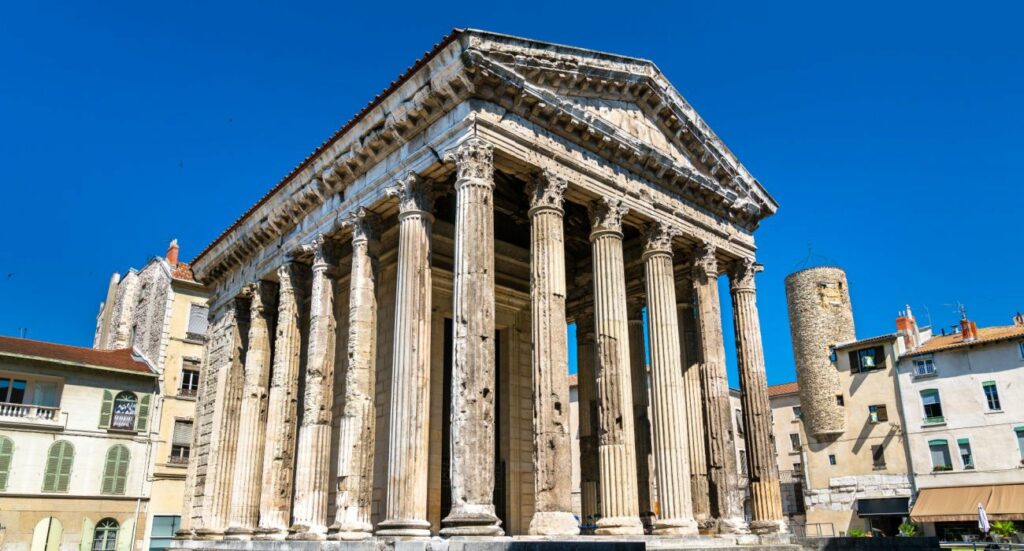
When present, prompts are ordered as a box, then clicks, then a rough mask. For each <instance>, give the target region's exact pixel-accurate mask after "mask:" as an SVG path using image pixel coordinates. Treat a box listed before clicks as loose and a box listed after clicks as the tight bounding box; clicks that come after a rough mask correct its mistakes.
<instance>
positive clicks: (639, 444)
mask: <svg viewBox="0 0 1024 551" xmlns="http://www.w3.org/2000/svg"><path fill="white" fill-rule="evenodd" d="M643 308H644V302H643V299H642V298H639V297H630V299H629V300H627V301H626V309H627V318H628V319H629V374H630V388H631V389H632V392H633V431H634V438H635V439H636V441H635V444H634V446H635V448H636V482H637V503H638V506H639V508H640V514H641V516H642V517H646V516H647V515H648V513H650V514H653V513H654V509H653V508H652V503H651V463H650V458H651V420H650V418H649V417H648V415H647V408H648V407H650V405H651V404H650V400H649V399H648V398H647V395H648V394H647V350H646V347H645V346H644V316H643ZM651 520H653V519H651Z"/></svg>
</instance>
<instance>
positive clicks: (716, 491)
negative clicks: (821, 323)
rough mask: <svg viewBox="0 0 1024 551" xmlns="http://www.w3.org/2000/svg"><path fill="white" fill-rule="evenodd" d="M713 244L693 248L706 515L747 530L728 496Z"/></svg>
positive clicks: (732, 478) (724, 527) (729, 466)
mask: <svg viewBox="0 0 1024 551" xmlns="http://www.w3.org/2000/svg"><path fill="white" fill-rule="evenodd" d="M715 253H716V250H715V247H714V245H710V244H707V243H705V244H703V245H701V246H699V247H698V248H697V250H696V251H695V252H694V255H695V258H694V264H693V284H694V294H695V296H696V299H697V308H698V321H699V324H700V340H701V349H702V350H703V352H704V360H703V362H702V363H701V366H700V375H701V377H700V379H701V389H702V394H703V396H704V404H705V417H704V419H705V431H706V433H705V434H706V435H707V457H708V489H709V491H710V500H711V514H712V515H713V516H714V517H715V519H716V520H717V522H718V530H719V532H723V533H742V532H745V531H747V528H746V523H745V522H744V520H743V507H742V505H741V504H739V503H737V502H736V500H735V499H733V497H732V488H733V487H734V486H735V485H736V484H737V482H738V472H737V468H736V441H735V436H734V435H733V433H732V420H731V416H732V408H731V407H730V406H729V380H728V378H727V375H726V372H725V343H724V341H723V340H722V310H721V306H720V304H719V299H718V260H717V259H716V258H715Z"/></svg>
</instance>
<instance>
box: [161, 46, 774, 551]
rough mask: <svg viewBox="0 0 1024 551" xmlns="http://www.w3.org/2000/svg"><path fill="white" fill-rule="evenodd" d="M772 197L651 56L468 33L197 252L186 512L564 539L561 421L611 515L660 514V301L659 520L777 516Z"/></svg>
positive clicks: (623, 531)
mask: <svg viewBox="0 0 1024 551" xmlns="http://www.w3.org/2000/svg"><path fill="white" fill-rule="evenodd" d="M776 208H777V205H776V203H775V202H774V200H773V199H772V198H771V197H770V196H769V195H768V193H767V192H766V191H765V190H764V189H763V188H762V187H761V185H760V184H759V183H758V182H757V181H756V180H755V179H754V178H753V177H752V176H751V175H750V174H749V173H748V172H747V170H746V169H745V168H744V167H743V165H741V164H740V162H739V161H738V160H737V159H736V157H735V156H734V155H733V154H732V153H731V152H730V151H729V150H728V149H727V148H726V147H725V145H724V144H723V143H722V142H721V141H720V140H719V138H718V137H717V136H716V135H715V134H714V132H712V131H711V129H710V128H709V127H708V125H707V124H706V123H705V122H704V121H703V120H702V119H701V118H700V117H699V116H698V115H697V113H696V112H695V111H694V110H693V108H692V107H691V106H690V105H689V104H688V103H687V102H686V101H685V100H684V99H683V98H682V97H681V96H680V95H679V93H678V92H677V91H676V90H675V89H674V88H673V87H672V85H671V84H670V83H669V82H668V81H667V80H666V79H665V77H664V76H663V75H662V74H661V73H660V72H659V71H658V69H657V68H656V67H655V66H654V64H653V63H651V62H649V61H645V60H641V59H634V58H628V57H622V56H617V55H611V54H605V53H599V52H594V51H590V50H584V49H579V48H571V47H566V46H559V45H554V44H548V43H541V42H535V41H531V40H525V39H521V38H515V37H510V36H504V35H498V34H493V33H487V32H481V31H473V30H457V31H455V32H453V33H452V34H451V35H449V36H448V37H446V38H445V39H444V40H443V41H442V42H441V43H439V44H438V45H436V46H435V47H434V48H433V49H432V50H431V51H430V52H429V53H427V54H426V56H425V57H424V58H422V59H420V60H419V61H417V62H416V63H415V64H414V65H413V66H412V67H411V68H410V69H409V70H408V72H407V73H406V74H404V75H403V76H402V77H400V78H399V79H398V80H396V81H395V82H394V83H392V85H391V87H390V88H388V89H387V90H386V91H385V92H383V93H382V94H380V95H379V96H377V97H376V98H375V99H374V100H373V101H372V102H371V103H370V104H369V105H368V106H367V107H366V108H365V109H363V110H362V112H360V113H359V114H358V115H357V116H356V117H355V118H354V119H352V120H351V121H350V122H349V123H347V124H346V125H345V126H344V127H343V128H342V129H341V130H339V131H338V132H337V133H336V134H335V135H334V136H332V137H331V138H330V139H329V140H328V141H326V142H325V143H324V144H323V145H322V146H321V147H320V148H319V149H317V150H316V151H315V152H314V153H313V154H312V155H311V156H310V157H308V158H307V159H306V160H305V161H303V162H302V164H300V165H299V166H298V167H297V168H295V170H294V171H293V172H292V173H291V174H289V175H288V176H287V177H286V178H284V179H283V180H282V181H281V182H280V183H279V184H277V186H276V187H274V188H273V189H272V190H271V191H270V192H269V193H268V194H267V195H266V196H264V198H263V199H261V200H260V201H259V202H258V203H257V204H256V205H255V206H254V207H252V208H251V209H250V210H249V211H248V212H246V213H245V214H244V215H243V216H242V217H241V218H240V219H238V221H237V222H235V223H234V224H233V225H232V226H231V227H230V228H229V229H228V230H227V231H225V232H224V233H223V234H222V235H221V236H220V237H218V238H217V239H216V240H215V241H214V242H213V243H212V244H211V245H210V246H209V247H208V248H207V249H206V250H204V251H203V252H202V253H201V254H200V255H199V256H198V257H197V258H196V259H195V260H194V262H193V264H192V265H193V269H194V271H195V274H196V276H197V278H198V279H200V280H201V281H203V282H204V283H206V284H207V285H208V286H209V287H210V288H211V290H212V293H213V297H212V299H211V301H210V305H211V314H210V338H209V340H208V343H207V350H206V362H205V369H206V372H205V375H204V377H202V379H201V381H202V383H201V384H202V388H201V389H200V397H199V404H198V409H197V414H196V415H197V421H196V429H197V430H196V431H195V441H194V445H193V450H194V452H193V453H194V454H195V456H194V457H195V461H193V462H192V464H191V466H190V472H189V479H188V480H189V485H190V488H191V489H190V491H189V495H188V496H187V497H186V500H187V507H188V510H189V511H190V514H189V515H187V516H188V518H187V519H186V520H185V522H183V526H182V532H181V534H180V535H181V537H182V538H183V539H195V540H249V539H252V540H262V539H266V540H275V539H290V540H314V541H316V540H325V539H326V540H360V539H367V538H377V541H384V540H386V539H387V538H389V537H398V538H402V537H414V538H415V537H428V536H432V535H438V534H440V535H442V536H499V535H502V534H505V535H527V534H530V535H542V536H555V537H568V536H575V535H576V534H578V533H579V530H580V528H579V525H580V522H579V520H578V519H576V518H575V517H574V516H573V514H572V513H571V512H570V511H571V484H572V480H571V476H570V469H571V458H570V453H571V451H570V436H571V431H579V433H580V435H581V456H582V457H581V463H582V466H583V472H584V474H583V478H584V480H583V490H582V493H583V496H582V502H583V507H584V511H583V512H584V516H585V517H587V518H593V519H597V520H596V527H594V528H592V530H593V531H594V532H596V535H595V537H600V536H631V535H639V534H642V530H643V526H642V524H641V513H643V512H645V511H642V508H647V507H654V506H653V505H652V504H650V503H644V504H641V503H640V500H641V496H639V495H638V482H637V479H638V465H637V463H638V459H637V452H636V446H635V443H636V441H637V438H636V430H637V427H636V426H635V424H634V403H633V400H634V392H633V389H632V384H633V381H643V380H644V378H643V377H635V376H633V375H634V373H635V371H636V370H638V369H639V370H643V369H644V366H643V361H642V358H643V354H642V353H641V354H636V353H635V352H634V353H632V354H631V348H633V349H636V348H637V347H640V350H642V347H643V346H644V344H643V331H636V330H631V325H636V324H637V323H638V322H639V321H640V320H641V319H642V318H641V311H642V308H646V311H647V318H648V323H649V328H648V329H649V335H650V361H651V366H650V369H651V373H650V387H651V388H650V411H651V415H650V420H649V422H650V430H651V434H652V439H651V444H650V445H651V454H650V456H651V457H652V458H653V463H654V472H655V473H656V478H657V480H656V485H657V488H658V497H657V500H658V503H657V505H656V511H655V512H656V513H657V514H656V517H655V520H654V532H655V534H660V535H666V536H681V535H689V534H696V533H697V532H698V530H699V529H700V530H702V531H703V532H704V533H709V532H710V533H720V534H725V533H733V534H735V533H748V532H749V531H753V532H773V531H779V530H783V529H784V526H783V524H782V521H781V519H782V511H781V504H780V495H779V481H778V472H777V467H776V463H775V453H774V443H773V441H772V438H771V418H770V410H769V405H768V396H767V389H766V381H765V368H764V358H763V354H762V347H761V335H760V328H759V322H758V315H757V307H756V301H755V296H756V295H755V287H754V275H755V273H756V272H757V271H759V268H760V267H759V265H758V264H757V263H756V260H755V245H754V231H755V230H756V228H757V227H758V223H759V222H760V220H762V219H763V218H765V217H767V216H769V215H771V214H772V213H773V212H774V211H775V210H776ZM723 274H726V275H728V281H729V287H730V290H731V294H732V301H733V311H734V312H735V327H736V341H737V344H738V356H739V357H738V363H739V370H740V374H741V385H742V389H743V398H742V399H743V414H744V428H745V434H746V442H747V444H746V445H747V458H748V463H749V465H748V472H749V477H750V493H751V496H752V497H751V501H752V503H753V507H752V519H751V520H750V521H749V522H748V521H747V520H746V519H744V516H743V512H742V505H741V504H740V503H738V502H737V500H736V499H735V497H734V495H735V493H734V492H731V491H730V489H731V488H732V487H734V486H735V484H736V479H737V475H738V471H739V466H738V465H737V464H736V463H737V460H736V454H735V449H734V438H735V435H734V434H733V430H732V424H731V422H730V415H731V408H730V405H729V387H728V384H727V380H726V372H725V358H724V356H725V351H724V346H723V338H722V320H721V308H720V304H719V293H718V285H719V276H721V275H723ZM573 323H574V324H575V327H576V331H577V336H578V339H579V347H580V348H579V351H578V354H579V358H580V364H579V377H580V403H581V404H585V405H584V406H583V407H582V408H581V415H580V423H579V426H570V422H569V420H570V417H569V388H568V381H567V364H568V359H567V358H568V350H567V330H568V327H569V324H573ZM633 358H640V359H639V360H632V359H633ZM631 360H632V361H631ZM640 394H645V393H640ZM643 430H647V429H646V428H644V429H643ZM648 500H649V498H648ZM182 545H183V546H187V544H185V543H184V542H183V543H182ZM206 545H214V544H213V543H209V544H206Z"/></svg>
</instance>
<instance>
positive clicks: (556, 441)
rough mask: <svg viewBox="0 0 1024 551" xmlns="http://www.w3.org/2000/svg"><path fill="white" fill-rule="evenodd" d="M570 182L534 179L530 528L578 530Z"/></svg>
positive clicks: (548, 175)
mask: <svg viewBox="0 0 1024 551" xmlns="http://www.w3.org/2000/svg"><path fill="white" fill-rule="evenodd" d="M567 187H568V184H567V182H566V181H565V180H564V179H563V178H560V177H558V176H557V175H555V174H554V173H552V172H551V171H545V172H543V173H542V174H541V175H540V176H539V177H538V178H537V179H536V180H534V181H532V182H531V183H530V187H529V188H528V189H527V192H528V193H529V195H530V211H529V216H530V243H531V249H530V269H531V272H530V273H531V277H530V298H531V301H532V318H531V325H530V327H531V329H532V331H533V400H534V405H533V436H534V452H533V453H534V457H533V470H534V473H535V474H534V476H535V477H536V479H535V492H536V496H535V502H534V513H533V519H532V520H531V521H530V534H533V535H544V536H566V535H576V534H579V526H578V524H577V522H576V519H575V517H574V516H573V514H572V488H571V487H570V485H571V482H572V458H571V456H570V454H571V451H572V450H571V448H570V446H571V441H570V437H571V436H570V427H569V380H568V372H569V349H568V346H569V344H568V338H567V334H566V329H567V328H566V324H565V296H566V289H565V242H564V239H565V237H564V235H563V233H564V228H563V223H562V216H563V215H564V214H565V212H564V211H563V210H562V201H563V200H564V195H565V190H566V188H567Z"/></svg>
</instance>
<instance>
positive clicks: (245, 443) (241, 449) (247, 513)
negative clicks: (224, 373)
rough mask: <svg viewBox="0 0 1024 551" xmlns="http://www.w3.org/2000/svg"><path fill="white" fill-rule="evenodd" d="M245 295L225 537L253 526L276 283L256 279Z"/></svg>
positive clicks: (246, 534) (245, 535)
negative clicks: (244, 338) (244, 329)
mask: <svg viewBox="0 0 1024 551" xmlns="http://www.w3.org/2000/svg"><path fill="white" fill-rule="evenodd" d="M245 296H246V297H247V298H248V299H249V304H250V308H249V340H248V347H247V348H246V351H245V376H244V377H245V382H244V386H243V388H242V405H241V410H240V412H241V413H240V415H239V419H238V444H237V445H238V453H237V456H236V459H235V468H234V482H233V483H232V497H231V521H230V523H229V526H228V529H227V531H226V532H225V534H227V536H228V537H231V538H237V539H249V538H250V537H252V534H253V532H254V531H255V530H256V527H257V523H258V522H259V513H260V488H261V486H262V484H263V446H264V442H265V441H266V428H267V427H266V425H267V385H268V384H269V381H270V363H271V358H272V355H273V351H272V350H271V343H270V334H271V332H272V331H273V327H274V316H273V314H274V307H275V306H276V303H277V284H275V283H271V282H269V281H257V282H255V283H252V284H251V285H250V286H249V287H247V288H246V292H245Z"/></svg>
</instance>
